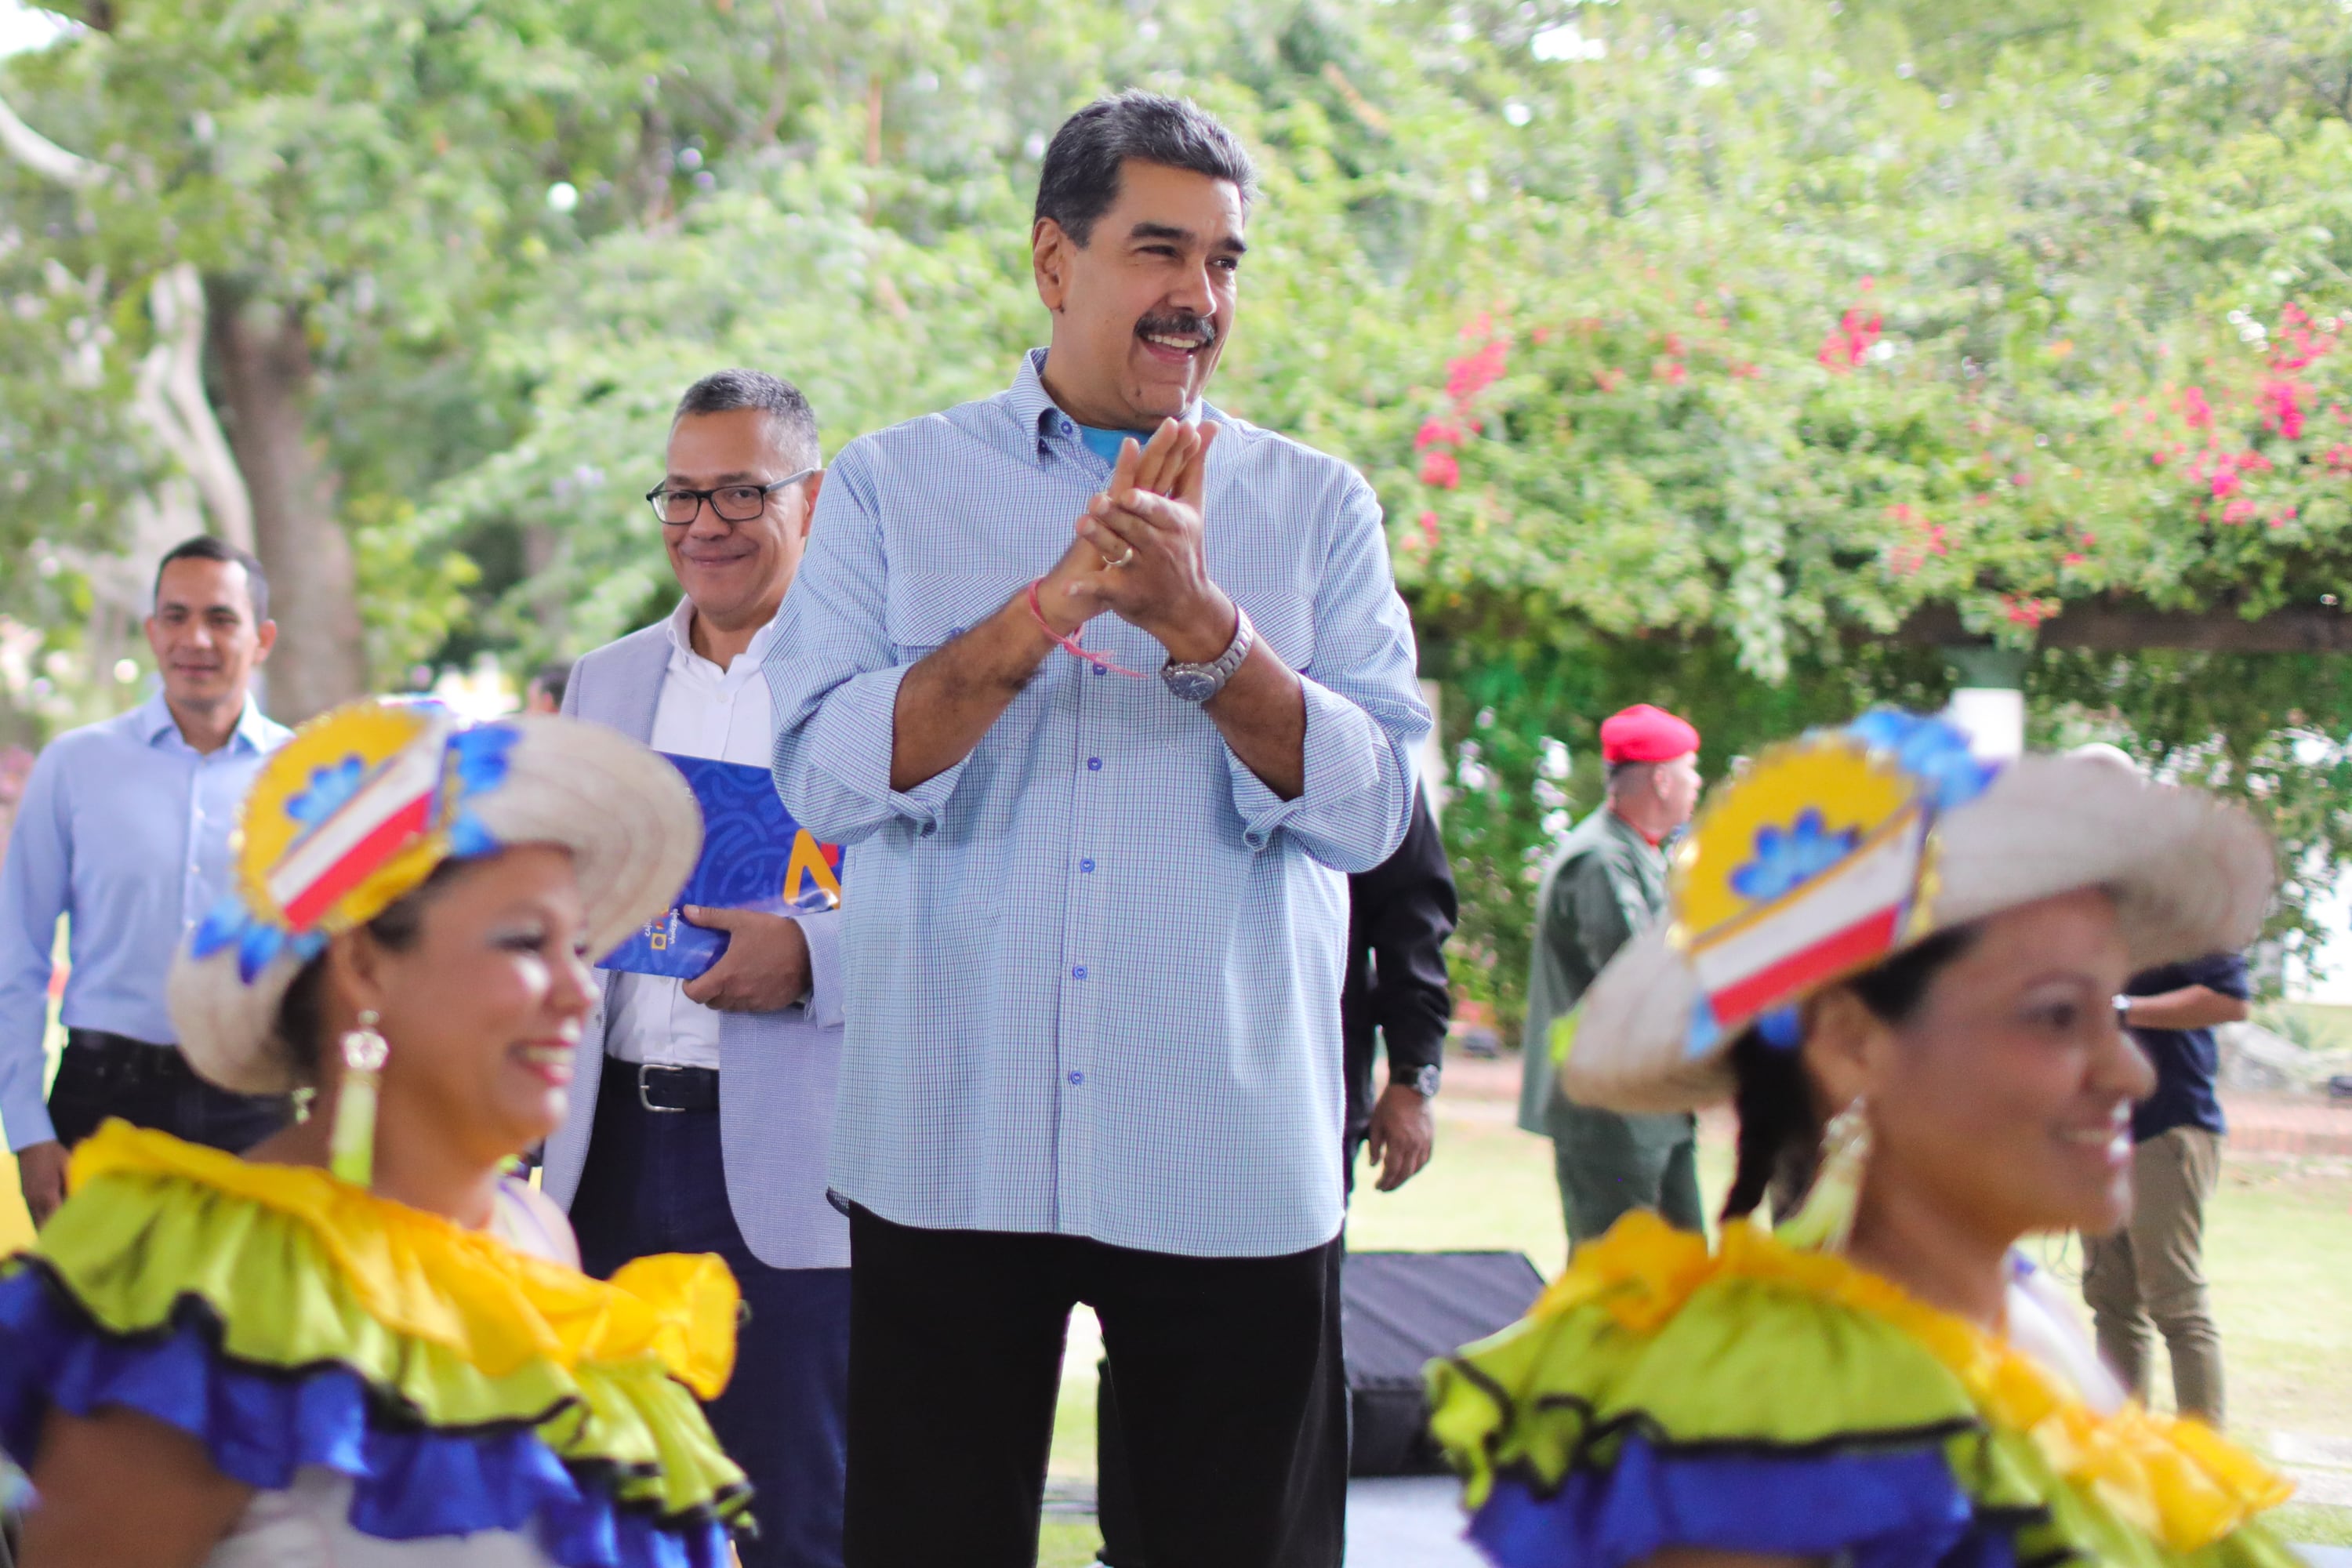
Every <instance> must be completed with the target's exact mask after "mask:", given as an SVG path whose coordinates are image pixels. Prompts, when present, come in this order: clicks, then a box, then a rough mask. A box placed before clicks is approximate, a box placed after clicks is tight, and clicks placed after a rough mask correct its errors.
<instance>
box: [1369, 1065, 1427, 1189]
mask: <svg viewBox="0 0 2352 1568" xmlns="http://www.w3.org/2000/svg"><path fill="white" fill-rule="evenodd" d="M1436 1144H1437V1118H1436V1116H1435V1115H1434V1114H1433V1112H1432V1111H1431V1110H1430V1108H1429V1100H1428V1097H1426V1096H1425V1095H1423V1093H1422V1092H1421V1091H1420V1090H1419V1089H1415V1088H1413V1087H1412V1085H1411V1084H1408V1083H1392V1084H1391V1085H1389V1086H1388V1088H1386V1089H1382V1090H1381V1098H1380V1100H1378V1101H1377V1102H1376V1103H1375V1104H1374V1105H1373V1106H1372V1127H1371V1131H1370V1133H1368V1134H1367V1135H1366V1136H1365V1139H1364V1152H1365V1153H1366V1155H1368V1156H1369V1157H1370V1160H1371V1162H1372V1163H1374V1164H1376V1165H1378V1166H1379V1167H1380V1168H1381V1179H1380V1182H1379V1184H1378V1189H1377V1190H1379V1191H1381V1192H1383V1193H1392V1192H1394V1191H1396V1190H1397V1189H1398V1188H1399V1187H1401V1186H1402V1185H1404V1184H1406V1183H1407V1182H1409V1181H1411V1180H1412V1178H1413V1177H1414V1176H1415V1175H1416V1174H1418V1173H1420V1171H1421V1168H1422V1167H1423V1165H1426V1164H1428V1163H1429V1153H1430V1151H1431V1150H1432V1149H1433V1148H1434V1147H1436Z"/></svg>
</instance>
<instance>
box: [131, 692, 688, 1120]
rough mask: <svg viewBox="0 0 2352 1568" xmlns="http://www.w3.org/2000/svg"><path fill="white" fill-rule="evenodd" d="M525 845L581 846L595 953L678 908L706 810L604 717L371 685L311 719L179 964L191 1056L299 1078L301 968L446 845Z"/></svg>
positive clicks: (203, 1069) (281, 1086) (254, 813)
mask: <svg viewBox="0 0 2352 1568" xmlns="http://www.w3.org/2000/svg"><path fill="white" fill-rule="evenodd" d="M519 844H551V845H556V846H559V847H562V848H565V849H568V850H570V851H571V852H572V864H573V868H574V871H575V874H576V875H577V877H578V879H579V885H580V896H581V902H582V905H583V909H584V910H586V913H587V921H588V931H587V939H588V950H589V952H592V953H594V954H599V955H601V954H603V953H605V952H610V951H611V950H612V949H613V948H614V947H615V946H616V945H618V944H619V942H621V940H622V938H624V937H625V936H627V935H628V934H629V932H630V931H632V930H634V929H635V928H636V927H637V926H639V925H641V924H643V923H644V922H646V921H649V920H652V919H654V918H656V916H658V915H660V914H661V913H662V912H663V911H664V910H667V909H668V908H669V906H670V901H671V900H673V899H674V898H675V897H676V896H677V891H678V889H680V888H681V887H682V886H684V884H685V881H686V878H687V874H688V872H689V871H690V870H692V869H693V867H694V861H695V857H696V856H697V855H698V853H699V852H700V849H701V844H702V819H701V815H700V813H699V812H698V810H697V809H696V806H695V804H694V796H693V794H692V792H691V791H689V790H688V788H687V785H686V781H685V780H684V779H683V778H682V777H681V776H680V775H679V774H678V773H677V770H676V769H675V768H673V767H671V766H670V765H669V764H668V763H665V762H664V761H662V760H661V758H659V757H657V756H656V755H655V754H654V753H653V752H649V751H647V750H646V748H644V747H643V746H640V745H638V744H636V743H635V742H633V741H630V740H628V739H627V738H625V736H622V735H620V734H618V733H616V732H615V731H611V730H607V729H604V728H603V727H601V726H598V725H593V724H584V723H581V722H579V721H574V720H570V719H555V718H547V717H538V716H520V717H516V718H510V719H505V720H500V721H497V722H495V723H483V724H467V723H465V722H463V721H460V720H459V719H458V718H457V716H456V715H455V714H453V713H451V712H450V711H449V710H447V709H446V708H443V707H441V706H440V705H439V704H437V703H431V702H404V701H393V700H375V699H368V700H362V701H358V702H353V703H350V704H347V705H346V706H344V707H341V708H337V709H335V710H332V711H331V712H327V713H324V714H321V715H320V717H318V718H316V719H313V720H312V721H310V722H309V723H307V724H305V725H303V726H302V728H301V729H300V730H299V731H296V732H295V734H294V736H293V738H292V739H291V740H289V741H288V742H286V744H285V745H284V746H282V747H281V748H279V749H278V751H277V752H274V753H273V754H272V755H271V756H270V758H269V760H268V762H267V763H263V764H262V768H261V772H260V773H258V774H257V776H256V777H255V779H254V782H253V787H252V788H251V789H250V790H248V791H247V794H246V797H245V805H244V808H243V811H242V814H241V816H240V817H239V821H238V829H237V837H236V852H235V867H234V872H233V874H234V877H235V881H236V885H235V888H234V889H233V890H232V891H231V892H230V893H229V894H228V895H227V896H226V898H224V899H223V900H222V901H221V902H220V903H219V904H218V905H217V906H215V909H214V910H213V911H212V912H211V913H210V914H209V915H208V916H206V918H205V920H204V921H203V922H202V923H201V924H199V925H198V926H197V928H196V930H195V931H194V933H193V934H192V935H191V936H190V938H189V941H188V942H187V944H186V946H185V947H184V948H183V949H182V950H181V952H180V954H179V956H178V958H177V959H176V960H175V961H174V962H173V965H172V973H171V977H170V981H169V983H168V988H167V1001H168V1003H169V1005H170V1007H171V1012H172V1022H173V1026H175V1027H176V1028H177V1029H178V1031H179V1036H180V1049H181V1050H182V1051H183V1052H184V1054H185V1055H186V1057H187V1058H188V1063H189V1065H190V1066H191V1067H193V1068H195V1070H196V1071H197V1072H198V1073H200V1074H202V1075H203V1076H204V1077H205V1078H206V1079H211V1080H212V1081H213V1082H214V1083H216V1084H218V1085H220V1086H221V1087H222V1088H224V1089H234V1090H236V1091H237V1092H239V1093H242V1094H283V1093H286V1092H287V1091H289V1090H290V1089H295V1088H297V1087H299V1082H298V1068H297V1066H296V1056H295V1053H294V1052H293V1051H291V1050H289V1049H287V1048H285V1047H284V1046H283V1045H282V1044H281V1043H280V1042H278V1040H277V1039H276V1034H277V1022H278V1007H279V1005H280V1004H281V1003H282V1002H283V1001H284V1000H285V996H286V991H287V987H288V986H289V985H290V984H292V983H293V980H294V977H295V975H296V974H298V973H300V972H301V969H302V966H303V965H304V964H306V963H309V962H310V960H311V959H312V958H314V957H316V956H317V955H318V954H319V953H320V952H321V951H322V950H323V949H324V948H325V947H326V945H327V942H328V941H329V939H330V938H331V937H333V936H334V935H336V934H337V933H339V932H341V931H349V930H351V929H352V928H353V927H355V926H359V925H363V924H365V923H366V922H367V921H371V920H373V919H374V918H375V917H376V916H377V915H379V914H381V913H383V910H385V908H386V907H388V906H389V905H391V904H392V903H393V902H394V900H397V899H399V898H400V897H401V896H402V895H404V894H405V893H408V892H410V891H412V890H414V889H415V888H416V887H418V886H419V885H420V884H422V883H423V882H424V880H425V878H427V877H429V876H431V875H432V874H433V870H434V868H436V866H439V865H440V864H441V863H442V862H443V861H444V860H447V859H450V858H472V857H476V856H482V855H488V854H493V853H496V852H497V851H498V850H499V849H502V848H505V847H509V846H511V845H519Z"/></svg>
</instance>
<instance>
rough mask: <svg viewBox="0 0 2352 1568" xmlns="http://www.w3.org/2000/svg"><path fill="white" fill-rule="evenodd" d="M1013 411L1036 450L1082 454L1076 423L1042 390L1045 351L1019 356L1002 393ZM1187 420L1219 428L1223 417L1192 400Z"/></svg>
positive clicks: (1201, 400) (1205, 403) (1211, 407)
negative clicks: (1059, 447) (1061, 448)
mask: <svg viewBox="0 0 2352 1568" xmlns="http://www.w3.org/2000/svg"><path fill="white" fill-rule="evenodd" d="M1005 396H1006V397H1007V398H1008V399H1010V401H1011V405H1012V408H1013V418H1014V419H1016V420H1017V421H1019V422H1020V427H1021V428H1022V429H1023V430H1024V431H1026V432H1028V433H1029V434H1030V435H1032V436H1034V437H1035V438H1036V440H1037V444H1038V445H1039V446H1040V447H1045V446H1051V445H1053V444H1055V443H1056V442H1065V443H1067V444H1068V445H1070V446H1073V447H1078V448H1079V449H1080V450H1082V451H1083V450H1086V446H1085V443H1084V441H1083V440H1082V439H1081V437H1079V435H1078V423H1077V421H1076V420H1075V419H1073V418H1071V417H1070V416H1068V415H1066V414H1065V413H1063V412H1062V410H1061V409H1060V408H1059V407H1058V406H1056V405H1055V402H1054V395H1053V394H1052V393H1050V392H1047V391H1046V390H1045V350H1044V349H1031V350H1030V351H1029V352H1028V353H1025V354H1024V355H1022V356H1021V368H1020V369H1019V370H1017V371H1015V372H1014V373H1013V385H1012V387H1011V388H1010V389H1009V390H1008V391H1007V392H1006V393H1005ZM1184 417H1185V418H1187V419H1206V420H1208V421H1209V422H1211V423H1212V424H1217V425H1222V424H1223V423H1224V419H1225V416H1223V414H1220V413H1219V412H1217V409H1216V407H1215V405H1213V404H1212V403H1210V402H1209V400H1208V399H1207V398H1205V397H1196V398H1194V399H1193V400H1192V407H1190V408H1188V409H1186V410H1185V411H1184Z"/></svg>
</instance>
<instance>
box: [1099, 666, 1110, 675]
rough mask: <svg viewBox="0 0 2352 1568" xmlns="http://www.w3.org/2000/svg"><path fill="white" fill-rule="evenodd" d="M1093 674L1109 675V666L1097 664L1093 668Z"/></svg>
mask: <svg viewBox="0 0 2352 1568" xmlns="http://www.w3.org/2000/svg"><path fill="white" fill-rule="evenodd" d="M1095 673H1096V674H1097V675H1108V674H1109V673H1110V666H1108V665H1107V664H1098V665H1097V666H1095Z"/></svg>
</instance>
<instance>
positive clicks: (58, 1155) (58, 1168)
mask: <svg viewBox="0 0 2352 1568" xmlns="http://www.w3.org/2000/svg"><path fill="white" fill-rule="evenodd" d="M66 1160H67V1150H66V1146H65V1145H64V1144H62V1143H60V1142H58V1141H57V1140H56V1139H54V1138H52V1139H49V1140H47V1142H40V1143H27V1144H26V1145H25V1147H23V1148H22V1149H19V1150H17V1151H16V1180H17V1182H18V1183H19V1184H21V1185H22V1186H23V1187H24V1189H25V1207H26V1209H27V1210H29V1211H31V1214H32V1215H33V1228H34V1229H35V1230H38V1229H40V1227H41V1226H45V1225H47V1224H48V1223H49V1215H52V1214H55V1213H56V1212H57V1207H58V1205H59V1204H61V1203H63V1202H65V1201H66Z"/></svg>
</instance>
